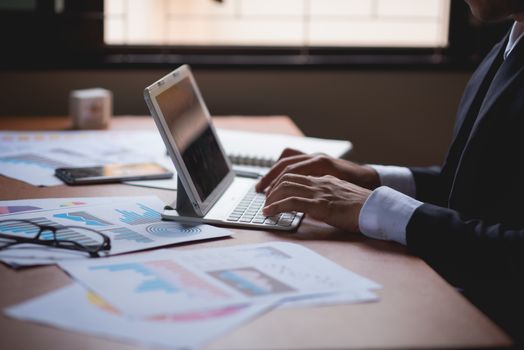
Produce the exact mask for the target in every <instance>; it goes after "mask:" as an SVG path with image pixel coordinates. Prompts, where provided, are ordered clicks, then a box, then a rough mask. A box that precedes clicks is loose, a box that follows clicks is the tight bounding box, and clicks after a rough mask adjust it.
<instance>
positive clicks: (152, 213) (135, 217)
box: [115, 203, 162, 225]
mask: <svg viewBox="0 0 524 350" xmlns="http://www.w3.org/2000/svg"><path fill="white" fill-rule="evenodd" d="M137 205H138V207H139V208H140V209H142V211H143V212H142V213H137V212H135V211H131V210H121V209H115V210H116V211H117V212H118V213H120V214H122V216H121V217H120V221H121V222H123V223H126V224H128V225H142V224H151V223H154V222H158V221H160V220H161V219H162V217H161V216H160V213H159V212H157V211H156V210H153V209H151V208H149V207H147V206H145V205H143V204H140V203H138V204H137Z"/></svg>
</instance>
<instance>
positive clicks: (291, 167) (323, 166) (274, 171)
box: [256, 148, 380, 192]
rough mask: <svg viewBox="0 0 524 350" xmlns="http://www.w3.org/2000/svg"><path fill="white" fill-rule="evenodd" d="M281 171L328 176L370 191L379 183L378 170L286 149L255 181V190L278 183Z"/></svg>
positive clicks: (270, 187) (271, 186)
mask: <svg viewBox="0 0 524 350" xmlns="http://www.w3.org/2000/svg"><path fill="white" fill-rule="evenodd" d="M285 174H297V175H311V176H324V175H331V176H334V177H336V178H339V179H341V180H344V181H347V182H351V183H354V184H356V185H358V186H361V187H364V188H367V189H370V190H373V189H375V188H377V187H378V186H380V178H379V176H378V173H377V172H376V171H375V169H373V168H372V167H370V166H367V165H359V164H356V163H353V162H350V161H348V160H343V159H337V158H332V157H329V156H326V155H323V154H304V153H302V152H299V151H296V150H292V149H289V148H288V149H286V150H284V152H283V153H282V155H281V156H280V160H279V161H278V162H277V163H275V165H273V167H272V168H271V170H270V171H269V172H268V173H267V174H266V175H265V176H264V177H263V178H262V179H260V181H259V182H258V184H257V186H256V190H257V191H258V192H263V191H264V190H265V189H267V190H268V192H270V191H271V189H272V188H274V187H275V185H276V184H277V183H280V182H281V180H282V176H284V175H285Z"/></svg>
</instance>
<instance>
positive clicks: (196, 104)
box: [156, 77, 229, 201]
mask: <svg viewBox="0 0 524 350" xmlns="http://www.w3.org/2000/svg"><path fill="white" fill-rule="evenodd" d="M156 101H157V103H158V105H159V107H160V109H161V111H162V114H163V115H164V119H165V121H166V124H167V126H168V127H169V131H170V133H171V136H172V137H173V140H174V141H175V144H176V146H177V148H178V151H179V152H180V154H181V155H182V159H183V161H184V163H185V165H186V167H187V170H188V172H189V175H190V176H191V179H192V181H193V183H194V185H195V187H196V190H197V192H198V195H199V196H200V199H201V200H202V201H205V199H206V198H207V197H208V196H209V194H210V193H211V192H212V191H213V190H214V189H215V187H217V186H218V185H219V184H220V182H221V181H222V180H223V179H224V177H225V176H226V175H227V174H228V172H229V167H228V164H227V162H226V159H225V158H224V154H223V153H222V152H221V150H220V148H219V146H218V142H217V140H216V138H215V136H214V133H213V131H212V130H211V126H210V124H209V122H208V118H207V116H206V113H205V111H204V107H203V106H202V104H201V103H200V100H199V99H198V97H197V94H196V93H195V90H194V89H193V85H192V84H191V80H190V78H189V77H187V78H185V79H182V80H181V81H180V82H178V83H177V84H175V85H173V86H171V87H170V88H168V89H167V90H165V91H163V92H162V93H161V94H159V95H158V96H157V97H156Z"/></svg>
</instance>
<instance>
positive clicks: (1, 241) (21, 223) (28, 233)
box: [0, 218, 111, 257]
mask: <svg viewBox="0 0 524 350" xmlns="http://www.w3.org/2000/svg"><path fill="white" fill-rule="evenodd" d="M50 224H52V222H50V221H48V220H47V219H46V218H35V219H32V220H0V250H2V249H6V248H9V247H12V246H14V245H17V244H24V243H29V244H38V245H43V246H48V247H54V248H62V249H69V250H76V251H81V252H86V253H88V254H89V255H90V256H91V257H99V256H100V255H99V253H100V252H101V251H109V250H110V249H111V240H110V239H109V237H108V236H106V235H105V234H103V233H102V232H98V231H96V230H92V229H90V228H86V227H80V226H62V225H50Z"/></svg>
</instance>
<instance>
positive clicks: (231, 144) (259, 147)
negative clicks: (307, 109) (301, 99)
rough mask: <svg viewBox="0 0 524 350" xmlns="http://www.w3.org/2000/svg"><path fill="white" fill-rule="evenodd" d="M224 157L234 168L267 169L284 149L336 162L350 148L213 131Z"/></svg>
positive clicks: (334, 143) (337, 142) (277, 136)
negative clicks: (324, 157)
mask: <svg viewBox="0 0 524 350" xmlns="http://www.w3.org/2000/svg"><path fill="white" fill-rule="evenodd" d="M217 133H218V137H219V138H220V140H221V141H222V145H223V146H224V149H225V152H226V154H227V155H228V156H229V158H230V159H231V162H232V163H233V164H234V165H240V166H247V167H256V168H262V169H264V168H269V167H271V166H272V165H273V164H274V163H275V162H276V161H277V160H278V158H279V157H280V154H281V153H282V151H283V150H284V149H285V148H294V149H296V150H299V151H302V152H304V153H325V154H327V155H329V156H332V157H335V158H340V157H344V156H347V155H348V154H349V152H351V149H352V148H353V145H352V144H351V142H349V141H343V140H330V139H319V138H313V137H302V136H289V135H282V134H268V133H259V132H247V131H237V130H228V129H217Z"/></svg>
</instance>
